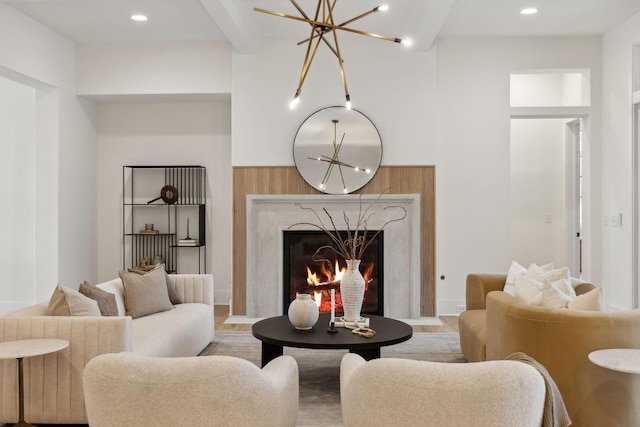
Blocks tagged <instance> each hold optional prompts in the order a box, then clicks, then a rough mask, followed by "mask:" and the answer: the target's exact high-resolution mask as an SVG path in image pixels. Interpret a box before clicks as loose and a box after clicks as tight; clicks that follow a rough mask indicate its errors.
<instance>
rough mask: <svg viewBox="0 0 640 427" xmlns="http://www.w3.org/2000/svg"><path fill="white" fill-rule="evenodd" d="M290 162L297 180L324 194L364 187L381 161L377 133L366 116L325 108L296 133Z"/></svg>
mask: <svg viewBox="0 0 640 427" xmlns="http://www.w3.org/2000/svg"><path fill="white" fill-rule="evenodd" d="M293 159H294V161H295V164H296V168H297V169H298V172H299V173H300V176H302V178H303V179H304V180H305V181H306V182H307V183H308V184H309V185H310V186H312V187H313V188H315V189H316V190H318V191H322V192H323V193H327V194H347V193H352V192H354V191H356V190H359V189H360V188H362V187H364V186H365V185H366V184H367V183H368V182H369V181H371V179H372V178H373V176H374V175H375V173H376V172H377V171H378V168H379V167H380V162H381V160H382V141H381V139H380V134H379V133H378V129H376V127H375V126H374V124H373V123H372V122H371V120H369V118H368V117H367V116H365V115H364V114H362V113H361V112H359V111H357V110H353V109H351V110H348V109H346V108H345V107H327V108H323V109H322V110H319V111H316V112H315V113H313V114H312V115H310V116H309V117H308V118H307V119H306V120H305V121H304V122H302V125H300V128H299V129H298V132H297V133H296V137H295V140H294V142H293Z"/></svg>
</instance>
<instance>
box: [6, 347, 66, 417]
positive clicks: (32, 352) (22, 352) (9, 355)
mask: <svg viewBox="0 0 640 427" xmlns="http://www.w3.org/2000/svg"><path fill="white" fill-rule="evenodd" d="M68 346H69V341H67V340H60V339H54V338H42V339H28V340H18V341H5V342H1V343H0V359H17V360H18V399H19V400H18V405H19V406H18V414H19V419H18V423H17V424H15V426H18V427H30V426H33V424H29V423H26V422H25V421H24V366H23V359H24V358H25V357H33V356H42V355H44V354H49V353H55V352H56V351H60V350H63V349H65V348H67V347H68Z"/></svg>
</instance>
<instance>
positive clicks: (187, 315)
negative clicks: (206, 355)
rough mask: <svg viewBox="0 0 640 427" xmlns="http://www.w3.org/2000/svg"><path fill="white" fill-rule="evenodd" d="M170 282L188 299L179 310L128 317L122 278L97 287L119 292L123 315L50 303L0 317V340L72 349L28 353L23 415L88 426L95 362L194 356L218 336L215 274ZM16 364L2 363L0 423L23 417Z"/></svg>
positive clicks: (170, 277)
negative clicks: (59, 312)
mask: <svg viewBox="0 0 640 427" xmlns="http://www.w3.org/2000/svg"><path fill="white" fill-rule="evenodd" d="M167 284H168V286H170V287H173V289H175V291H176V294H177V295H178V297H179V298H180V300H181V301H182V304H177V305H176V306H175V307H174V308H173V309H171V310H168V311H162V312H159V313H154V314H150V315H147V316H143V317H138V318H136V319H132V318H131V317H130V316H125V305H124V288H123V284H122V280H121V279H120V278H118V279H113V280H110V281H108V282H104V283H101V284H99V285H97V286H98V287H100V288H102V289H103V290H106V291H108V292H111V293H113V294H115V295H116V304H117V306H118V316H108V317H107V316H105V317H99V316H96V317H94V316H45V312H46V309H47V306H48V301H45V302H41V303H38V304H35V305H32V306H30V307H26V308H23V309H21V310H18V311H15V312H12V313H9V314H5V315H3V316H0V342H3V341H12V340H20V339H29V338H61V339H65V340H67V341H69V343H70V344H69V347H67V348H66V349H64V350H62V351H59V352H57V353H52V354H49V355H45V356H38V357H31V358H26V359H24V371H25V381H24V383H25V409H24V414H25V420H26V421H28V422H31V423H36V424H87V415H86V410H85V403H84V392H83V385H82V374H83V371H84V367H85V366H86V364H87V363H88V362H89V360H91V359H93V358H94V357H96V356H98V355H100V354H104V353H118V352H123V351H130V352H135V353H138V354H141V355H145V356H155V357H178V356H196V355H197V354H198V353H200V351H202V349H204V347H206V346H207V345H208V344H209V343H210V342H211V340H212V339H213V334H214V324H213V322H214V321H213V307H214V306H213V276H212V275H210V274H175V275H168V276H167ZM16 366H17V362H16V361H15V360H3V361H0V384H2V387H1V388H0V403H1V405H0V423H14V422H17V421H18V398H17V386H16V384H17V381H18V378H17V368H16Z"/></svg>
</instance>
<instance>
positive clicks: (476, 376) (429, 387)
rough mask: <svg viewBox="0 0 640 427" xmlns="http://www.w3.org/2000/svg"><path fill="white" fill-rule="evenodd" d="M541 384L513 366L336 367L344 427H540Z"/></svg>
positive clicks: (406, 363) (388, 361)
mask: <svg viewBox="0 0 640 427" xmlns="http://www.w3.org/2000/svg"><path fill="white" fill-rule="evenodd" d="M545 392H546V388H545V382H544V379H543V377H542V375H541V374H540V373H539V372H538V370H537V369H535V368H533V367H532V366H530V365H528V364H525V363H522V362H516V361H511V360H500V361H491V362H479V363H438V362H425V361H416V360H405V359H393V358H382V359H375V360H372V361H369V362H366V361H365V360H364V359H363V358H362V357H360V356H358V355H355V354H351V353H350V354H346V355H345V356H344V357H343V358H342V363H341V365H340V396H341V401H342V419H343V421H344V426H345V427H376V426H381V427H382V426H384V427H392V426H397V427H405V426H406V427H413V426H422V427H428V426H438V427H459V426H475V427H482V426H486V427H489V426H490V427H495V426H519V427H527V426H531V427H539V426H540V425H541V422H542V417H543V410H544V404H545Z"/></svg>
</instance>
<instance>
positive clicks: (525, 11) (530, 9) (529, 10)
mask: <svg viewBox="0 0 640 427" xmlns="http://www.w3.org/2000/svg"><path fill="white" fill-rule="evenodd" d="M536 13H538V9H536V8H535V7H526V8H524V9H522V10H521V11H520V15H533V14H536Z"/></svg>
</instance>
